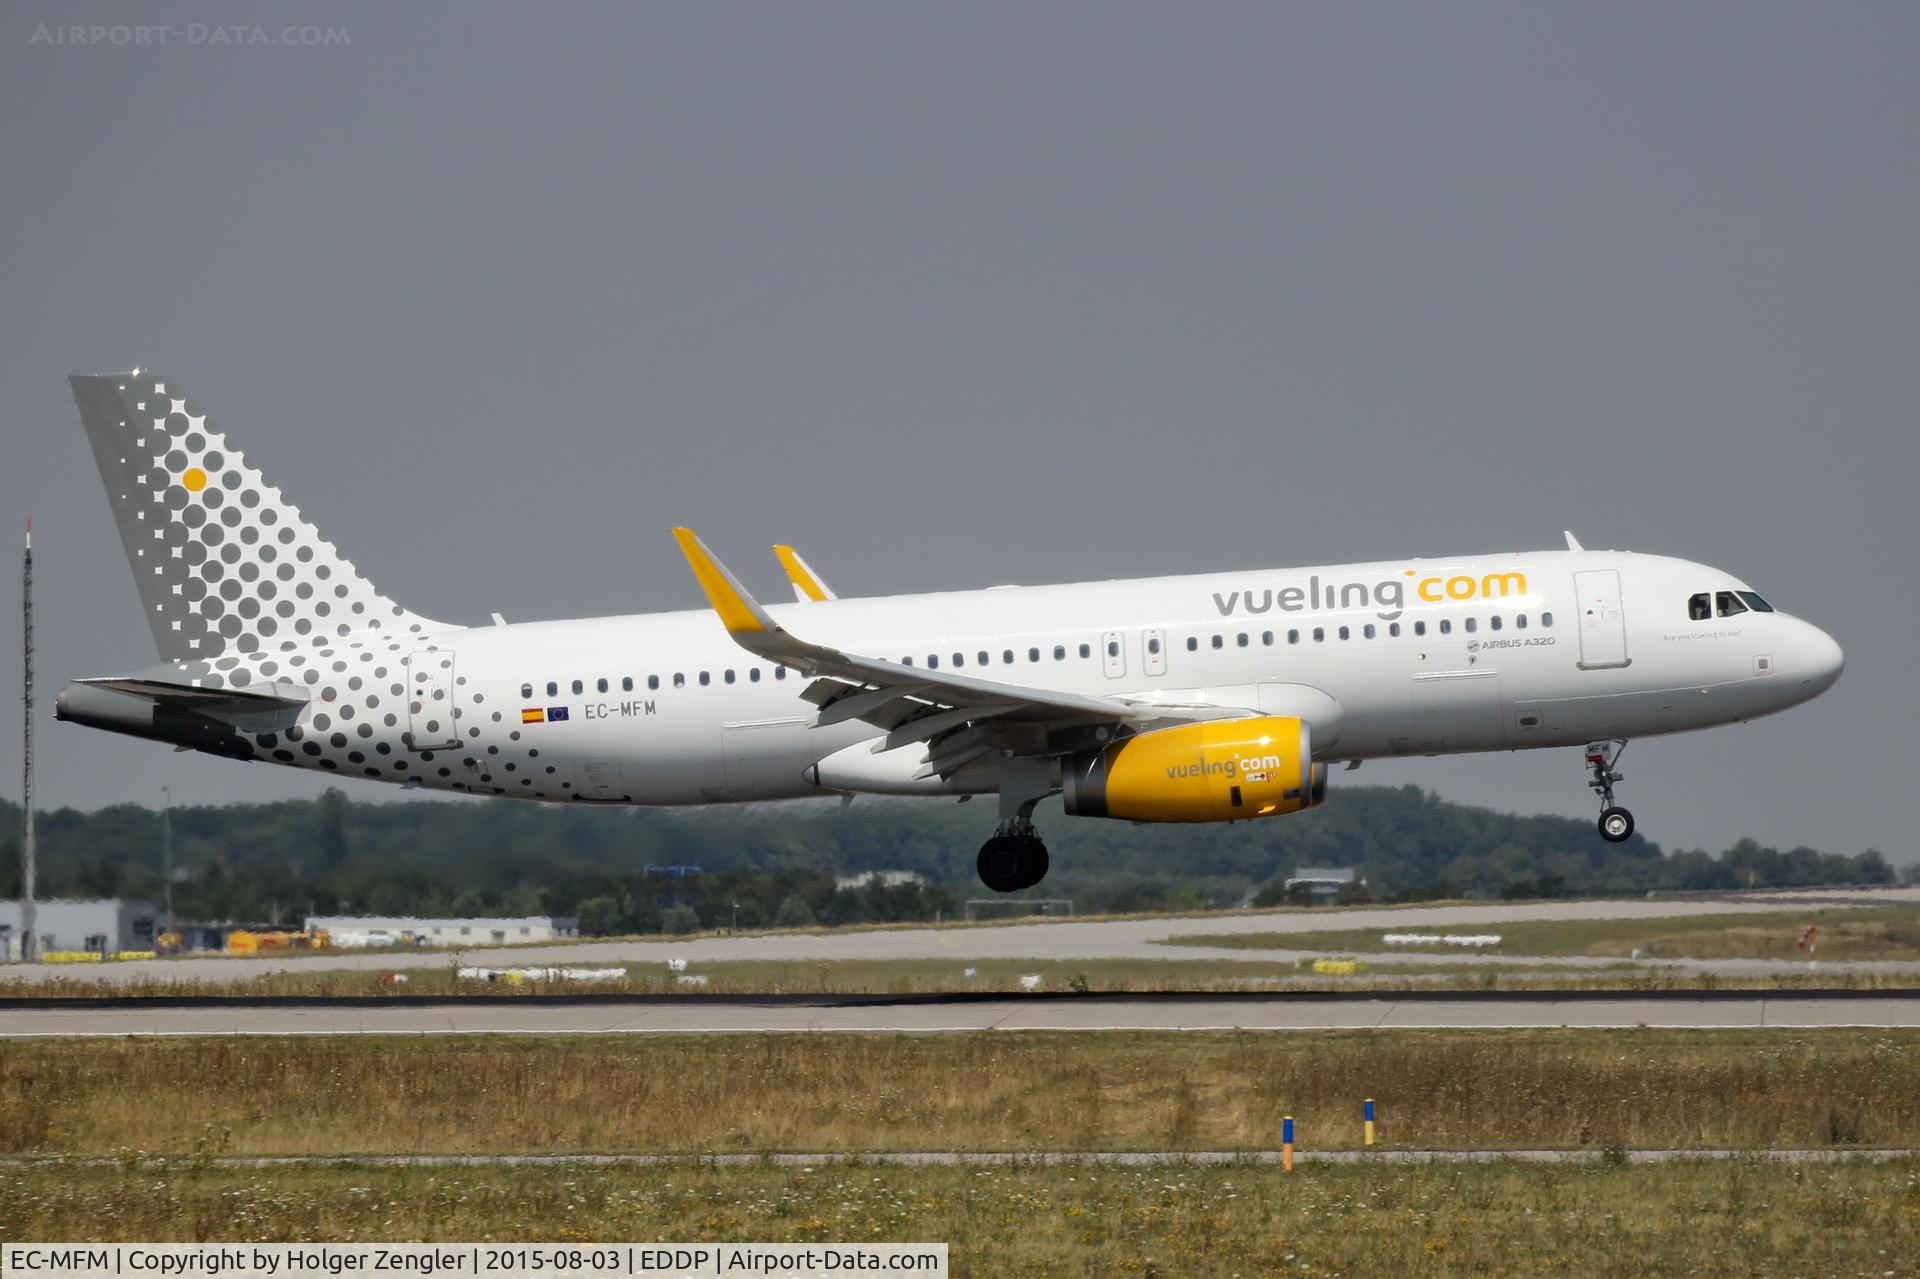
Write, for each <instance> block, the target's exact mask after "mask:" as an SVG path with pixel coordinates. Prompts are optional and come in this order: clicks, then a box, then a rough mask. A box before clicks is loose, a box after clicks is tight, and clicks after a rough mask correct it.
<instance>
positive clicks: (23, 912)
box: [20, 516, 40, 961]
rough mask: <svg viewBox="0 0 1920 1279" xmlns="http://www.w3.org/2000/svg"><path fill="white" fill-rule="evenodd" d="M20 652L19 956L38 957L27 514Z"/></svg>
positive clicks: (30, 539)
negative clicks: (22, 833) (22, 819)
mask: <svg viewBox="0 0 1920 1279" xmlns="http://www.w3.org/2000/svg"><path fill="white" fill-rule="evenodd" d="M20 622H21V636H20V652H21V656H22V661H23V665H24V667H25V670H24V674H25V676H26V684H25V695H24V697H23V698H22V699H21V700H22V701H24V702H25V703H26V712H27V713H26V716H25V717H24V721H23V734H24V735H23V737H22V745H23V746H24V747H25V750H24V751H23V753H22V756H23V764H22V767H23V768H24V769H25V772H26V779H25V782H26V784H25V786H24V787H23V788H22V789H23V790H24V792H25V796H24V798H23V800H22V801H21V802H22V804H23V806H24V807H25V809H26V819H27V830H26V838H25V839H24V840H23V841H22V843H21V845H20V958H21V959H23V960H29V961H31V960H34V959H38V958H39V957H40V956H39V950H40V947H39V944H38V943H39V937H38V933H37V931H36V930H37V929H38V927H39V923H40V921H39V918H38V913H37V912H36V910H35V909H34V901H33V889H34V880H35V878H36V875H37V872H38V869H39V868H38V866H37V865H36V864H35V861H36V859H35V856H34V853H35V850H34V846H33V517H32V516H28V517H27V545H26V550H25V551H24V553H23V554H22V556H21V560H20Z"/></svg>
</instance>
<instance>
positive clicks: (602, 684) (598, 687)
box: [594, 675, 607, 693]
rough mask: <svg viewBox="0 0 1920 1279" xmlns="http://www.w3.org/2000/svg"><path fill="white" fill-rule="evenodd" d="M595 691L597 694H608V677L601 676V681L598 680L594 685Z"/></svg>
mask: <svg viewBox="0 0 1920 1279" xmlns="http://www.w3.org/2000/svg"><path fill="white" fill-rule="evenodd" d="M594 691H595V692H600V693H604V692H606V691H607V677H606V676H604V675H602V676H601V677H600V678H599V680H598V681H597V682H596V683H595V684H594Z"/></svg>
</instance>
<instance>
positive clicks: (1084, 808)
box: [1061, 715, 1327, 822]
mask: <svg viewBox="0 0 1920 1279" xmlns="http://www.w3.org/2000/svg"><path fill="white" fill-rule="evenodd" d="M1061 790H1062V791H1063V793H1064V797H1065V799H1066V804H1067V812H1069V813H1071V814H1073V815H1075V816H1077V817H1117V818H1121V819H1122V820H1125V821H1134V822H1235V821H1244V820H1246V819H1248V818H1253V817H1273V816H1277V815H1279V814H1281V813H1297V812H1299V811H1300V810H1301V809H1303V808H1312V807H1313V806H1314V805H1315V804H1317V803H1319V802H1320V801H1321V799H1322V798H1324V797H1325V795H1326V793H1327V770H1326V768H1325V767H1324V766H1323V765H1320V764H1316V763H1314V762H1313V741H1312V734H1311V732H1310V731H1309V729H1308V727H1307V723H1306V721H1305V720H1300V719H1293V718H1290V717H1285V716H1277V715H1266V716H1261V717H1259V718H1257V719H1221V720H1207V721H1205V722H1203V723H1199V724H1182V725H1180V726H1179V727H1177V728H1162V729H1156V730H1154V731H1153V732H1149V733H1141V734H1139V735H1138V736H1135V737H1129V738H1126V739H1124V740H1122V741H1118V742H1114V743H1112V744H1111V745H1109V746H1104V747H1102V748H1101V749H1099V750H1091V751H1081V752H1079V753H1078V754H1075V755H1070V756H1068V757H1067V758H1066V759H1065V760H1063V761H1062V765H1061Z"/></svg>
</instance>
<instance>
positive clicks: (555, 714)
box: [547, 706, 567, 724]
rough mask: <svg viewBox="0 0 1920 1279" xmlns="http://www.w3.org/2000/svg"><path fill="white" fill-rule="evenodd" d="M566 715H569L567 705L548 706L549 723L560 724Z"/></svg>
mask: <svg viewBox="0 0 1920 1279" xmlns="http://www.w3.org/2000/svg"><path fill="white" fill-rule="evenodd" d="M566 717H567V708H566V707H564V706H549V707H547V723H549V724H558V723H559V722H560V721H561V720H563V719H565V718H566Z"/></svg>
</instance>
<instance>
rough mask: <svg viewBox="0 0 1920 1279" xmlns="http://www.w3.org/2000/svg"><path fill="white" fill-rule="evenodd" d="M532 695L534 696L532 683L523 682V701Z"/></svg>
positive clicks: (521, 688) (521, 696) (521, 694)
mask: <svg viewBox="0 0 1920 1279" xmlns="http://www.w3.org/2000/svg"><path fill="white" fill-rule="evenodd" d="M532 696H533V685H531V684H522V685H521V686H520V698H521V700H522V701H525V700H526V699H527V698H529V697H532Z"/></svg>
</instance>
